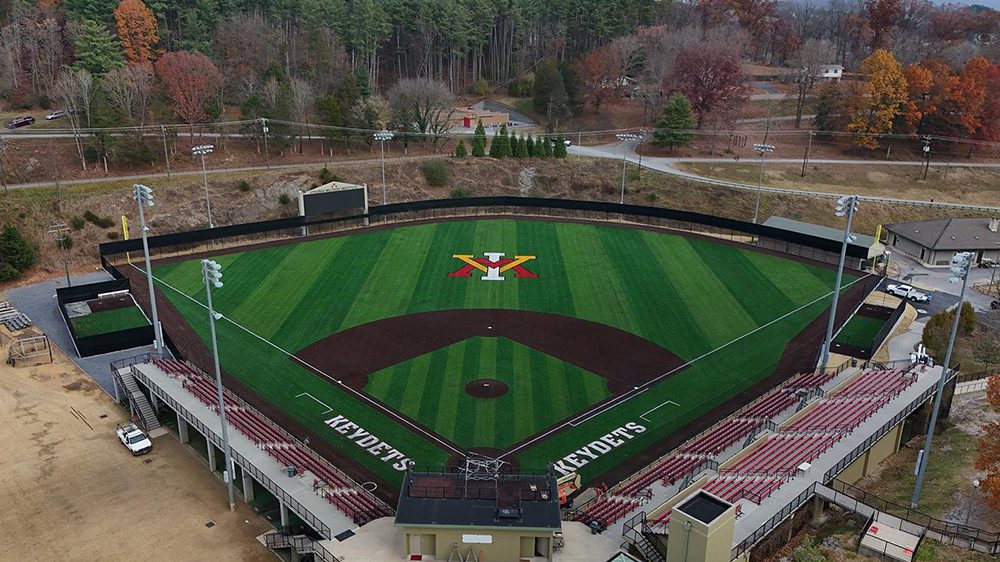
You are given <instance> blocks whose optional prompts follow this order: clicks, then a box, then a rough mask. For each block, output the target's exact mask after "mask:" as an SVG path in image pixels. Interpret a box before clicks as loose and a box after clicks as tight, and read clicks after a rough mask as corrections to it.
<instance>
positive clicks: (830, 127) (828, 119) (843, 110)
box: [813, 82, 848, 138]
mask: <svg viewBox="0 0 1000 562" xmlns="http://www.w3.org/2000/svg"><path fill="white" fill-rule="evenodd" d="M847 116H848V112H847V97H846V96H845V95H844V93H843V92H842V91H841V90H840V88H838V87H837V85H836V84H834V83H833V82H831V83H829V84H827V85H826V86H825V87H824V88H823V89H822V90H821V91H820V93H819V95H818V96H816V117H814V118H813V122H814V123H815V126H816V129H817V130H818V131H823V132H827V131H843V130H844V128H845V127H846V126H847ZM816 136H817V137H818V138H829V135H824V134H821V133H817V135H816Z"/></svg>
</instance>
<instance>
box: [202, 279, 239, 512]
mask: <svg viewBox="0 0 1000 562" xmlns="http://www.w3.org/2000/svg"><path fill="white" fill-rule="evenodd" d="M201 275H202V278H203V279H204V281H205V297H206V299H207V304H208V325H209V328H210V331H211V333H212V358H213V359H214V360H215V390H216V392H217V393H218V395H219V420H220V421H221V422H222V449H223V452H225V455H226V470H225V472H224V473H223V474H224V475H225V480H226V488H227V489H228V491H229V511H236V499H235V496H233V479H234V478H235V476H236V474H235V473H236V470H235V466H234V465H233V454H232V452H231V451H230V449H229V432H228V431H227V430H226V402H225V398H224V396H223V393H222V370H221V369H220V368H219V342H218V340H217V339H216V337H215V321H216V320H218V319H220V318H222V315H221V314H218V313H217V312H215V310H214V309H213V308H212V287H215V288H216V289H221V288H222V266H220V265H219V264H218V262H215V261H212V260H201Z"/></svg>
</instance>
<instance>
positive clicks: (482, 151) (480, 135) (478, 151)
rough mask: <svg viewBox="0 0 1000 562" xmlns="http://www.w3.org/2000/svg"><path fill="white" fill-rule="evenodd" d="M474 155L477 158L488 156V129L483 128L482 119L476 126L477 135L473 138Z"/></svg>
mask: <svg viewBox="0 0 1000 562" xmlns="http://www.w3.org/2000/svg"><path fill="white" fill-rule="evenodd" d="M472 155H473V156H475V157H476V158H482V157H483V156H486V129H485V128H483V121H482V120H481V119H480V120H479V123H478V124H477V125H476V134H475V135H473V136H472ZM490 156H492V154H491V155H490Z"/></svg>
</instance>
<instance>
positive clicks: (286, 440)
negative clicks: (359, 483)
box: [153, 359, 391, 525]
mask: <svg viewBox="0 0 1000 562" xmlns="http://www.w3.org/2000/svg"><path fill="white" fill-rule="evenodd" d="M153 364H154V365H156V366H157V367H158V368H159V369H160V370H162V371H163V372H164V373H167V374H168V375H171V376H174V377H176V378H178V379H180V380H181V385H182V386H183V387H184V389H185V390H187V391H188V392H190V393H191V394H192V395H193V396H194V397H195V398H197V399H198V400H200V401H201V402H202V403H203V404H205V405H206V406H207V407H209V408H211V409H212V410H213V411H218V394H217V392H218V391H217V390H216V387H215V383H214V382H213V381H212V380H211V379H210V378H209V377H208V376H207V375H205V374H203V373H202V372H201V371H199V370H198V369H196V368H195V367H193V366H192V365H190V364H188V363H187V362H184V361H178V360H176V359H155V360H154V361H153ZM223 400H224V404H225V408H226V421H227V422H229V424H230V425H232V426H233V427H235V428H236V429H237V430H238V431H239V432H240V433H242V434H243V435H245V436H246V437H247V438H249V439H250V440H251V441H253V442H254V444H256V445H257V447H258V448H260V449H261V450H263V451H265V452H266V453H267V454H268V455H270V456H271V457H272V458H274V459H275V461H277V462H278V463H279V464H281V466H282V467H292V468H293V469H294V472H295V474H296V475H297V476H299V477H304V476H305V474H306V472H307V471H308V472H309V473H311V474H312V475H313V489H314V490H316V491H317V492H318V493H320V494H321V495H322V497H323V498H325V499H326V500H327V501H329V502H330V503H331V504H333V505H334V506H335V507H336V508H337V509H339V510H340V511H342V512H344V514H346V515H347V516H348V517H351V519H352V520H353V521H354V522H355V523H356V524H359V525H360V524H364V523H366V522H368V521H371V520H372V519H376V518H378V517H384V516H386V515H391V511H390V510H389V508H388V507H386V506H384V505H382V504H381V503H379V502H377V501H375V500H374V499H373V498H372V497H371V496H369V495H368V493H367V492H361V491H360V490H358V488H357V487H356V486H355V485H354V484H353V482H351V480H350V479H349V478H347V477H346V476H344V475H342V474H341V473H340V472H339V471H337V470H336V469H335V468H333V466H332V465H330V464H329V463H327V462H326V461H325V460H323V459H322V458H320V457H319V456H318V455H316V454H315V453H313V452H312V451H311V450H309V449H307V448H306V447H305V446H304V445H301V444H300V443H298V442H297V441H295V440H294V439H293V438H292V437H291V436H289V435H288V434H287V433H285V431H284V430H282V429H281V428H279V427H278V426H276V425H274V424H272V423H271V422H270V421H269V420H267V418H265V417H264V416H263V415H262V414H260V413H259V412H257V411H256V410H254V409H253V408H250V407H249V406H247V405H245V404H244V403H243V402H242V401H241V400H239V399H238V398H237V397H236V396H235V395H233V394H231V393H230V392H229V391H228V390H225V389H223Z"/></svg>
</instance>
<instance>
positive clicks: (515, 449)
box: [497, 273, 872, 459]
mask: <svg viewBox="0 0 1000 562" xmlns="http://www.w3.org/2000/svg"><path fill="white" fill-rule="evenodd" d="M871 276H872V274H871V273H869V274H868V275H865V276H864V277H859V278H857V279H855V280H854V281H851V282H850V283H848V284H846V285H842V286H841V287H840V291H841V292H843V291H844V289H849V288H850V287H852V286H853V285H854V284H855V283H858V282H859V281H861V280H863V279H867V278H869V277H871ZM833 293H834V290H831V291H830V292H828V293H826V294H825V295H822V296H820V297H818V298H816V299H815V300H812V301H810V302H807V303H806V304H804V305H802V306H800V307H798V308H796V309H795V310H792V311H790V312H787V313H785V314H783V315H781V316H779V317H778V318H775V319H774V320H771V321H770V322H768V323H767V324H764V325H763V326H758V327H757V328H755V329H753V330H751V331H749V332H747V333H745V334H743V335H742V336H739V337H738V338H736V339H734V340H732V341H730V342H728V343H724V344H722V345H720V346H719V347H717V348H715V349H712V350H710V351H706V352H705V353H703V354H701V355H699V356H698V357H695V358H694V359H692V360H690V361H688V362H687V363H684V364H682V365H678V366H677V367H674V368H673V369H671V370H669V371H667V372H666V373H663V374H662V375H659V376H658V377H656V378H654V379H652V380H649V381H646V382H645V383H643V384H642V385H640V386H637V387H635V388H634V389H632V390H630V391H628V392H626V393H625V394H622V395H620V396H619V397H618V398H617V399H615V400H612V401H610V402H609V403H608V404H607V405H605V406H604V407H601V408H598V409H596V410H594V411H591V412H585V413H583V414H581V415H580V416H577V417H575V418H573V419H571V420H569V421H566V422H563V423H561V424H559V425H557V426H555V427H553V428H550V429H548V430H546V431H545V432H544V433H541V434H539V435H537V436H535V437H533V438H532V439H529V440H528V441H525V442H524V443H521V444H519V445H518V446H516V447H513V448H511V449H508V450H506V451H504V453H503V454H502V455H500V456H499V457H497V458H499V459H502V458H504V457H506V456H508V455H512V454H514V453H516V452H518V451H520V450H521V449H524V448H526V447H528V446H530V445H533V444H535V443H537V442H538V441H541V440H542V439H545V438H546V437H548V436H549V435H552V434H553V433H556V432H557V431H562V430H563V429H564V428H565V427H566V426H571V427H576V426H578V425H580V424H582V423H583V422H585V421H588V420H591V419H593V418H595V417H597V416H599V415H601V414H604V413H606V412H608V411H610V410H611V409H612V408H614V407H616V406H619V405H621V404H624V403H625V402H628V401H629V400H631V399H633V398H635V397H636V396H638V395H639V394H641V393H643V392H645V391H646V390H647V389H649V388H650V387H651V386H653V385H655V384H656V383H658V382H660V381H661V380H663V379H664V378H665V377H668V376H670V375H672V374H674V373H676V372H677V371H679V370H681V369H684V368H687V367H689V366H691V365H693V364H694V363H696V362H698V361H701V360H702V359H704V358H706V357H708V356H709V355H712V354H713V353H715V352H717V351H721V350H723V349H725V348H727V347H729V346H731V345H733V344H734V343H736V342H738V341H740V340H742V339H744V338H747V337H749V336H751V335H753V334H755V333H757V332H759V331H761V330H763V329H764V328H767V327H768V326H771V325H772V324H775V323H777V322H780V321H782V320H784V319H785V318H788V317H789V316H791V315H793V314H796V313H797V312H800V311H802V310H804V309H806V308H809V307H810V306H812V305H814V304H816V303H818V302H820V301H821V300H824V299H826V298H827V297H829V296H831V295H833ZM833 313H836V311H834V312H833ZM662 405H663V404H661V406H662ZM654 409H655V408H654ZM646 413H649V412H646Z"/></svg>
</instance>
